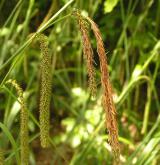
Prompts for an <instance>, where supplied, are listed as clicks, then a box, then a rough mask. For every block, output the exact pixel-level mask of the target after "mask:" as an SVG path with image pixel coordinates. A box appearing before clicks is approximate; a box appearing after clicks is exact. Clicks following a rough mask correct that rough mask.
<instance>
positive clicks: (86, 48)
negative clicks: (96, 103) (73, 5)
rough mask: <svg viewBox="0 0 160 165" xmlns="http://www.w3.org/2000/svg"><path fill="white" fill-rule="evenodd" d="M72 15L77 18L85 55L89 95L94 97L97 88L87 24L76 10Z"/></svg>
mask: <svg viewBox="0 0 160 165" xmlns="http://www.w3.org/2000/svg"><path fill="white" fill-rule="evenodd" d="M74 15H75V16H76V17H77V20H78V24H79V29H80V32H81V36H82V44H83V53H84V55H85V56H84V57H85V60H86V64H87V72H88V77H89V80H88V84H89V89H90V91H91V95H92V96H95V94H96V88H97V87H96V81H95V75H96V73H95V69H94V65H93V62H94V59H93V50H92V46H91V42H90V39H89V35H88V29H87V22H86V21H85V19H84V18H83V17H82V16H81V14H80V13H79V12H78V11H77V10H76V11H74Z"/></svg>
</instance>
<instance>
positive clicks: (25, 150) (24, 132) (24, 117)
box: [6, 79, 29, 165]
mask: <svg viewBox="0 0 160 165" xmlns="http://www.w3.org/2000/svg"><path fill="white" fill-rule="evenodd" d="M6 83H9V84H11V85H12V86H13V87H14V88H15V89H16V90H17V93H18V97H19V98H18V100H19V103H20V105H21V110H20V144H21V146H20V147H21V164H22V165H28V164H29V143H28V140H29V135H28V134H29V133H28V111H27V107H26V102H25V99H24V97H23V90H22V88H21V87H20V86H19V85H18V83H17V82H16V80H11V79H10V80H8V81H7V82H6Z"/></svg>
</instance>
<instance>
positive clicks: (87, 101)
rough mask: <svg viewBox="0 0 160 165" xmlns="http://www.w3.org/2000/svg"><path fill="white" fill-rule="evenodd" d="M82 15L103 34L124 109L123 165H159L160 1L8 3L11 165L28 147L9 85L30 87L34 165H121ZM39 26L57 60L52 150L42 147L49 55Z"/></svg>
mask: <svg viewBox="0 0 160 165" xmlns="http://www.w3.org/2000/svg"><path fill="white" fill-rule="evenodd" d="M70 2H71V3H70ZM66 4H67V6H66V8H65V10H60V9H61V8H62V7H64V5H66ZM74 8H77V9H79V10H80V11H81V12H82V14H84V15H88V16H90V17H91V18H92V19H93V20H94V21H95V22H96V23H97V24H98V26H99V28H100V30H101V32H102V37H103V41H104V44H105V48H106V56H107V58H108V63H109V71H110V79H111V82H112V86H113V97H114V101H115V104H116V107H117V108H116V109H117V120H118V126H119V141H120V148H121V164H126V165H132V164H135V165H159V164H160V154H159V153H160V102H159V100H160V92H159V91H160V86H159V82H160V57H159V55H160V0H71V1H69V0H48V1H46V0H40V1H35V0H28V1H26V0H10V1H5V0H0V83H1V85H0V148H1V149H3V150H4V151H5V155H4V156H5V164H7V165H8V164H9V165H13V164H18V163H17V160H16V159H15V157H16V155H17V154H18V152H19V147H20V144H19V110H20V106H19V103H18V101H17V96H16V93H15V90H14V89H12V88H10V87H7V86H5V85H4V82H5V81H6V80H8V79H9V78H12V79H16V80H17V82H18V83H19V84H20V85H21V86H22V88H23V90H24V96H25V99H26V101H27V107H28V110H29V113H30V120H29V134H30V164H31V165H35V164H37V165H52V164H53V165H62V164H63V165H64V164H70V165H82V164H83V165H112V164H113V155H112V152H111V147H110V145H109V144H108V141H107V139H108V136H107V135H108V134H107V130H106V128H105V124H104V111H103V109H102V105H101V96H102V89H101V85H100V69H99V60H98V55H97V53H96V41H95V38H94V37H93V33H92V32H91V33H90V38H91V42H92V45H93V48H94V60H95V63H96V64H95V67H96V80H97V87H98V92H97V95H96V98H95V99H92V97H91V96H90V93H89V89H88V80H87V79H88V78H87V69H86V64H85V61H84V58H83V52H82V43H81V35H80V32H79V27H78V24H77V21H76V19H75V18H74V17H73V16H72V11H73V9H74ZM52 16H53V17H52ZM54 16H55V17H54ZM52 18H53V19H52ZM48 20H51V21H50V22H49V24H47V21H48ZM39 26H40V27H42V30H41V32H43V33H44V34H45V35H46V36H48V38H49V51H50V54H51V55H52V75H53V84H52V99H51V107H50V113H51V118H50V122H51V129H50V136H51V139H52V144H51V147H50V148H48V149H42V148H41V147H40V142H39V128H38V115H39V110H38V106H39V103H38V101H39V79H40V76H39V75H40V73H39V67H40V65H39V64H40V63H39V62H40V58H41V55H40V49H39V45H38V44H37V43H36V42H35V41H33V42H31V40H30V36H31V33H34V32H36V31H37V29H38V28H39ZM17 151H18V152H17Z"/></svg>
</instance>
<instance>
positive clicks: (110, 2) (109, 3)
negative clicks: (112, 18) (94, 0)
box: [104, 0, 119, 13]
mask: <svg viewBox="0 0 160 165" xmlns="http://www.w3.org/2000/svg"><path fill="white" fill-rule="evenodd" d="M118 1H119V0H105V2H104V12H105V13H110V12H112V10H113V9H114V7H115V6H116V5H117V4H118Z"/></svg>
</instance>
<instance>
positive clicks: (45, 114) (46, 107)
mask: <svg viewBox="0 0 160 165" xmlns="http://www.w3.org/2000/svg"><path fill="white" fill-rule="evenodd" d="M37 38H38V40H39V42H40V49H41V54H42V59H41V64H40V72H41V76H40V77H41V82H40V105H39V111H40V116H39V120H40V141H41V146H42V147H43V148H46V147H48V146H49V128H50V123H49V120H50V101H51V89H52V74H51V55H50V54H49V52H48V38H47V37H46V36H45V35H43V34H39V35H38V36H37Z"/></svg>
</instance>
